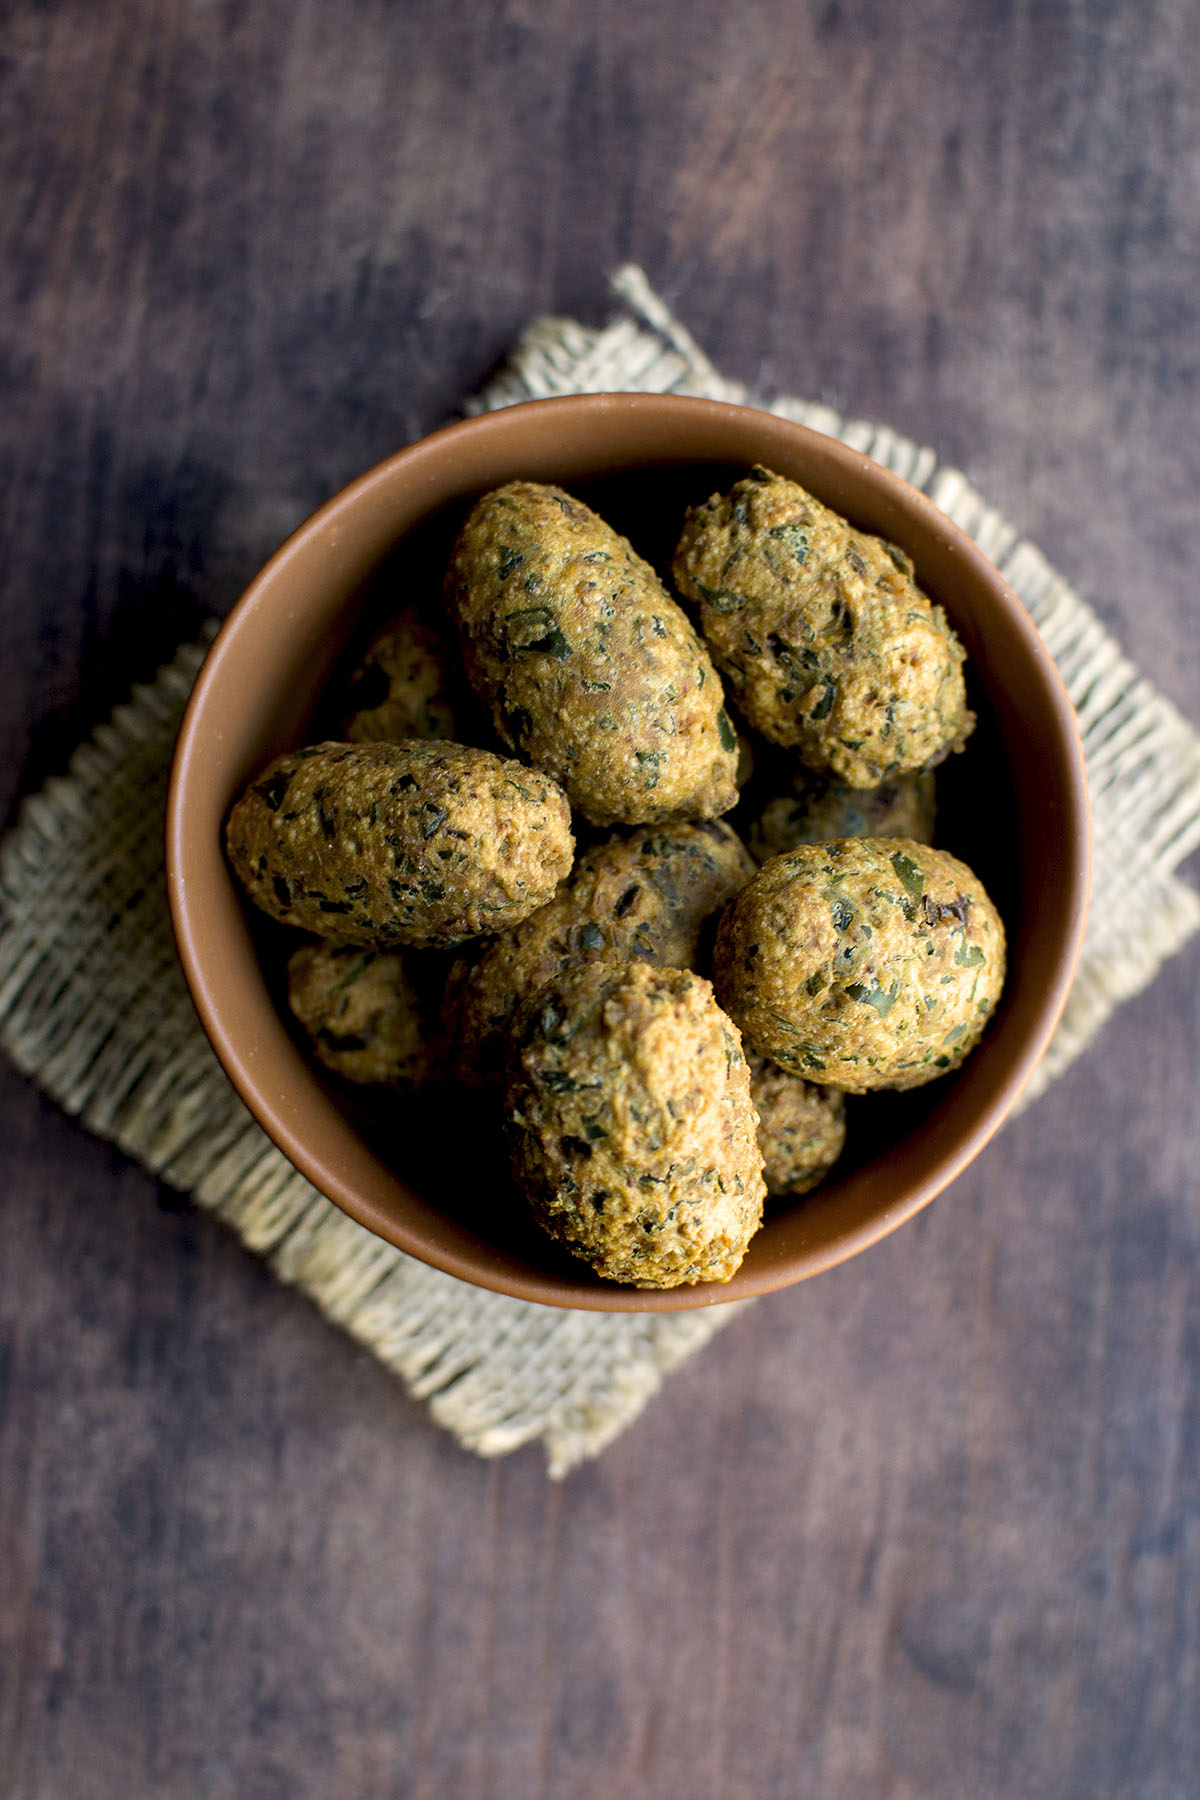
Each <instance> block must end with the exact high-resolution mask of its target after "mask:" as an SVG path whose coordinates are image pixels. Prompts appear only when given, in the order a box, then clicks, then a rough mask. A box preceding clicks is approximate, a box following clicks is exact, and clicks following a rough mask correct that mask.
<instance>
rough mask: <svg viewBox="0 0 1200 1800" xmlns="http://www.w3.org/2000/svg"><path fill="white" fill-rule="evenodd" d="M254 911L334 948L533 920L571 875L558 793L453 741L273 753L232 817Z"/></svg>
mask: <svg viewBox="0 0 1200 1800" xmlns="http://www.w3.org/2000/svg"><path fill="white" fill-rule="evenodd" d="M225 835H226V845H227V848H228V852H229V859H230V861H231V863H232V864H233V867H234V870H235V872H236V873H237V875H238V877H239V879H240V880H241V882H242V884H243V886H244V887H245V889H246V892H247V893H248V894H249V896H250V898H251V900H253V902H254V903H255V905H256V906H259V907H261V908H262V910H263V911H264V912H266V913H269V914H270V916H271V917H272V918H273V919H278V920H279V922H280V923H281V924H284V925H298V926H299V927H300V928H301V929H302V930H304V931H311V932H313V933H314V934H315V935H316V936H318V937H323V938H327V939H328V940H329V941H330V942H331V943H339V944H366V945H371V946H374V947H376V948H385V947H387V946H388V945H394V944H411V945H416V946H418V947H427V946H430V945H436V944H456V943H462V942H463V941H464V940H465V939H467V938H469V937H473V936H475V935H476V934H478V933H480V932H485V931H501V930H503V929H504V927H505V926H507V925H513V924H516V923H517V921H518V920H520V919H523V918H525V917H527V916H528V914H529V913H531V912H536V910H537V908H538V907H539V906H544V905H545V904H546V901H547V900H549V899H550V898H551V896H552V895H553V893H554V890H555V887H556V886H557V885H558V883H559V882H560V881H561V880H562V878H563V876H564V875H565V874H566V873H567V871H568V869H569V868H570V867H571V861H572V857H573V853H574V839H573V838H572V836H571V813H570V808H569V806H568V805H567V798H566V795H565V794H564V793H563V791H562V789H561V788H559V787H557V786H556V785H555V783H554V782H552V781H549V780H547V778H546V777H545V776H544V775H542V774H539V773H538V771H537V770H535V769H527V768H525V767H524V765H523V764H521V763H516V762H510V761H508V760H506V759H505V758H503V757H499V756H493V755H492V753H491V752H490V751H488V750H471V749H467V748H465V747H464V746H462V745H460V744H443V743H421V742H418V741H417V740H416V739H409V740H408V741H407V742H405V743H402V744H313V745H310V746H309V747H308V748H307V749H304V750H295V751H292V752H291V753H290V754H289V755H287V756H281V757H279V758H277V760H276V761H275V762H273V763H272V764H271V765H270V767H269V768H267V769H265V770H264V771H263V773H262V774H261V775H260V776H259V777H258V779H257V780H256V781H254V782H252V783H251V784H250V786H249V787H248V788H247V790H246V792H245V793H244V794H243V795H242V798H241V799H240V800H239V801H238V802H237V804H236V806H235V807H234V808H233V811H232V812H231V814H230V816H229V823H228V826H227V827H226V834H225Z"/></svg>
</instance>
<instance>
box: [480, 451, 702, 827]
mask: <svg viewBox="0 0 1200 1800" xmlns="http://www.w3.org/2000/svg"><path fill="white" fill-rule="evenodd" d="M445 591H446V604H447V607H448V608H449V610H450V612H451V613H452V614H454V615H455V617H456V618H457V620H458V624H459V634H460V640H461V643H462V648H463V658H464V661H465V664H466V669H467V675H468V678H469V679H470V681H471V684H472V686H473V687H474V688H475V690H476V692H477V693H478V694H479V695H480V696H481V697H482V698H483V700H484V701H485V703H486V704H487V705H488V706H489V707H490V708H491V712H492V718H493V722H494V724H495V728H496V731H497V733H498V735H499V736H500V738H501V741H502V742H504V743H505V744H508V745H509V746H510V747H512V748H513V749H515V750H519V751H520V752H521V753H522V754H523V755H525V756H527V757H528V758H529V760H530V761H531V762H532V763H533V764H534V765H535V766H536V767H538V768H540V769H544V770H545V771H546V773H547V774H549V775H551V776H552V777H553V778H554V779H555V780H556V781H559V782H561V784H562V786H563V788H564V789H565V790H566V792H567V794H568V796H569V797H570V800H571V804H572V805H573V806H574V807H576V808H577V809H578V811H579V812H581V813H582V814H583V815H584V817H585V818H587V819H590V820H591V821H592V823H593V824H596V825H614V824H631V825H637V824H647V823H656V822H661V821H664V820H669V819H708V818H715V817H716V816H717V815H718V814H720V813H723V812H726V811H727V810H728V809H729V807H731V806H732V805H733V804H734V802H735V800H736V799H737V790H736V788H735V786H734V772H735V769H736V765H737V740H736V737H735V734H734V730H733V726H732V724H731V722H730V720H729V717H728V714H727V713H726V712H725V710H724V696H723V692H722V688H721V683H720V680H719V678H718V676H717V674H716V672H715V670H714V668H713V665H712V662H711V660H710V658H709V655H708V652H707V650H706V649H705V648H704V646H703V645H702V644H701V643H700V641H699V639H698V638H697V637H696V634H695V632H694V631H693V630H692V627H691V625H690V624H689V623H688V621H687V618H686V617H685V615H684V613H683V612H682V610H681V609H680V607H679V606H678V605H677V604H676V602H675V601H674V600H672V599H671V598H670V597H669V595H668V594H667V592H666V590H665V589H664V588H663V586H662V584H661V582H660V581H659V579H658V577H657V575H656V574H655V572H654V570H653V569H652V568H651V567H650V565H649V564H648V563H645V562H643V561H642V559H641V557H639V556H638V555H636V554H635V552H634V550H633V549H632V547H631V545H630V544H629V543H628V541H627V540H626V539H625V538H623V537H620V536H618V534H617V533H616V532H615V531H613V530H612V528H611V527H610V526H608V525H606V524H605V523H604V521H603V519H600V518H598V517H597V515H596V514H595V513H593V512H592V511H591V510H590V509H589V508H588V507H586V506H584V505H583V504H582V503H581V502H580V501H578V500H575V499H572V497H571V496H570V495H569V494H565V493H563V492H562V490H561V489H560V488H555V487H546V486H543V485H541V484H539V483H537V482H529V481H515V482H512V483H510V484H509V485H508V486H507V487H503V488H498V489H496V490H495V491H494V492H492V493H490V494H486V495H485V496H484V498H483V499H482V500H480V502H479V503H478V505H477V506H476V507H475V508H474V510H473V511H472V513H471V515H470V517H469V518H468V520H467V522H466V524H465V525H464V526H463V528H462V531H461V532H460V533H459V537H458V541H457V543H456V544H455V546H454V553H453V555H452V557H451V560H450V567H449V569H448V570H447V574H446V588H445Z"/></svg>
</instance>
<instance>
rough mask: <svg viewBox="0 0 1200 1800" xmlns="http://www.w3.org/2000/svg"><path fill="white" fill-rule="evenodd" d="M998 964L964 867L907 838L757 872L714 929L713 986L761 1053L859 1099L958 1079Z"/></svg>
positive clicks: (986, 905) (998, 953)
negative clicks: (952, 1075) (953, 1074)
mask: <svg viewBox="0 0 1200 1800" xmlns="http://www.w3.org/2000/svg"><path fill="white" fill-rule="evenodd" d="M1004 965H1005V946H1004V927H1003V925H1002V924H1001V922H1000V918H999V915H998V914H997V912H996V909H995V907H994V906H993V905H992V903H991V901H990V900H989V898H988V896H987V894H986V893H985V891H984V889H983V885H982V883H981V882H980V881H979V880H978V878H977V877H976V876H975V875H974V874H973V873H972V871H971V870H970V869H968V868H967V866H966V864H965V863H961V862H959V861H958V859H957V858H956V857H953V856H950V855H948V854H947V853H946V851H944V850H933V849H931V848H930V847H929V846H928V845H926V844H918V843H914V842H913V841H912V840H911V839H909V838H886V839H882V838H881V839H874V838H840V839H837V840H835V841H834V842H833V843H828V844H813V845H804V846H802V847H801V848H800V849H798V850H793V851H791V852H790V853H789V854H788V855H786V856H776V857H773V858H772V860H771V861H770V862H768V863H765V864H764V865H763V867H762V868H761V869H760V870H759V872H758V874H757V875H756V876H755V878H754V880H753V881H752V882H751V883H750V884H749V886H748V887H746V888H744V889H743V890H742V893H741V894H740V895H739V896H738V898H737V899H736V900H735V901H734V902H733V904H732V906H730V907H728V908H727V909H726V911H725V913H724V915H723V917H722V919H721V925H720V929H719V931H718V933H717V945H716V950H715V953H714V964H713V979H714V982H715V984H716V990H717V994H718V996H719V998H720V1000H721V1004H722V1005H723V1006H724V1007H725V1008H726V1009H727V1010H728V1012H729V1013H730V1016H731V1017H732V1018H733V1019H735V1020H736V1022H737V1023H738V1025H739V1026H740V1027H741V1029H742V1031H743V1033H744V1035H745V1038H746V1042H747V1045H748V1046H749V1047H750V1048H752V1049H754V1050H756V1051H757V1052H758V1053H759V1055H761V1056H766V1057H770V1058H771V1059H772V1061H774V1062H777V1063H779V1064H780V1065H781V1066H782V1067H783V1068H785V1069H791V1070H793V1071H794V1072H795V1073H796V1074H799V1075H803V1076H804V1077H805V1078H806V1079H807V1080H809V1081H815V1082H819V1083H820V1084H822V1085H823V1086H828V1087H837V1088H843V1089H845V1090H846V1091H847V1092H849V1093H864V1092H866V1091H867V1090H868V1089H871V1088H880V1087H895V1088H910V1087H919V1086H921V1085H922V1084H923V1083H925V1082H927V1081H933V1080H935V1079H936V1078H937V1077H938V1076H939V1075H942V1074H945V1073H946V1072H947V1071H948V1070H950V1069H954V1068H957V1067H958V1065H959V1064H960V1063H961V1062H962V1060H963V1058H964V1057H965V1056H966V1055H967V1054H968V1053H969V1052H970V1051H971V1050H972V1049H973V1048H974V1046H975V1045H976V1043H977V1042H978V1041H979V1038H980V1035H981V1034H982V1032H983V1029H984V1027H985V1025H986V1024H987V1021H988V1019H989V1017H990V1016H991V1013H992V1010H993V1008H994V1007H995V1005H996V1002H997V1001H998V999H999V997H1000V991H1001V988H1002V986H1003V983H1004Z"/></svg>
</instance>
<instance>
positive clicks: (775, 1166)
mask: <svg viewBox="0 0 1200 1800" xmlns="http://www.w3.org/2000/svg"><path fill="white" fill-rule="evenodd" d="M746 1060H747V1062H748V1063H749V1064H750V1098H751V1099H752V1100H753V1102H754V1110H755V1111H756V1112H757V1114H758V1147H759V1149H760V1150H761V1151H762V1158H763V1176H764V1179H765V1180H766V1184H767V1193H768V1194H770V1195H772V1196H775V1195H784V1194H793V1195H794V1194H808V1193H811V1191H812V1189H813V1188H815V1187H816V1185H817V1183H818V1182H820V1181H823V1180H824V1179H825V1176H826V1175H827V1174H828V1173H829V1171H830V1169H831V1168H832V1167H833V1165H834V1163H835V1162H836V1161H837V1159H838V1157H839V1156H840V1155H841V1154H842V1147H843V1145H844V1144H845V1142H846V1103H845V1100H844V1099H843V1097H842V1095H841V1094H840V1093H839V1091H838V1090H837V1089H836V1088H822V1087H817V1086H816V1085H815V1084H814V1083H813V1082H811V1081H804V1080H802V1078H801V1077H800V1076H799V1075H790V1074H789V1073H788V1071H787V1070H786V1069H781V1068H780V1067H779V1065H778V1063H773V1062H767V1061H766V1059H765V1058H764V1057H761V1056H756V1055H755V1054H754V1053H753V1051H751V1052H750V1054H749V1055H748V1056H747V1058H746Z"/></svg>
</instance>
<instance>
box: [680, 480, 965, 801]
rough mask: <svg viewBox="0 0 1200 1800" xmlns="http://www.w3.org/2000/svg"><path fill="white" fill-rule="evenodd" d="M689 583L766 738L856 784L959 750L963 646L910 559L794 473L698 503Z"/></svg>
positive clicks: (689, 537) (683, 569)
mask: <svg viewBox="0 0 1200 1800" xmlns="http://www.w3.org/2000/svg"><path fill="white" fill-rule="evenodd" d="M674 575H675V580H676V583H677V584H678V587H679V590H680V592H681V593H682V594H684V595H685V596H686V597H687V598H688V599H690V600H694V601H696V602H697V603H698V604H699V607H700V619H701V629H702V630H703V633H704V637H705V640H706V642H707V643H708V646H709V649H710V650H711V651H712V654H713V659H714V661H715V662H716V663H717V665H718V667H719V668H720V669H721V671H722V673H723V674H724V675H725V677H726V679H727V680H728V682H729V684H730V687H731V689H732V690H733V692H734V694H735V696H736V699H737V702H738V705H739V706H740V707H741V709H742V711H743V712H744V713H745V715H746V717H747V719H748V720H749V721H750V723H751V724H752V725H753V726H755V727H756V728H757V729H758V730H759V731H761V732H762V733H763V735H764V737H767V738H770V739H771V740H772V742H774V743H777V744H795V745H796V746H797V747H798V749H799V751H800V755H801V757H802V759H803V761H804V762H805V763H807V764H808V765H809V766H810V767H811V768H813V769H815V770H817V771H818V772H819V773H821V774H829V775H833V776H835V777H836V778H837V780H839V781H843V782H845V783H847V785H848V786H850V787H856V788H867V787H874V786H876V785H877V784H878V783H879V782H882V781H886V780H888V779H889V778H890V777H891V776H893V775H896V774H901V773H904V772H906V771H912V770H917V769H926V768H932V767H933V765H934V764H935V763H938V762H940V761H941V760H942V758H943V757H945V756H947V755H948V754H949V752H950V751H952V750H958V749H961V748H962V745H963V744H964V742H965V741H966V738H967V736H968V734H969V733H970V731H971V729H972V727H973V725H974V723H975V721H974V716H973V715H972V714H971V713H970V712H969V711H968V710H967V704H966V690H965V687H964V684H963V673H962V665H963V660H964V651H963V648H962V645H961V644H960V643H959V641H958V639H957V637H956V636H955V634H954V632H953V631H952V629H951V627H950V625H949V623H948V621H947V619H946V615H945V614H944V612H943V611H942V609H941V607H939V606H934V605H933V604H932V603H931V602H930V601H929V600H928V599H927V597H926V596H925V595H924V594H923V593H922V592H921V590H920V588H919V587H917V585H916V583H915V582H914V580H913V567H912V563H911V562H910V561H909V559H908V557H907V556H906V555H905V554H904V552H903V551H902V550H899V549H897V548H896V546H895V545H894V544H887V543H885V542H884V541H883V540H882V538H877V537H871V536H869V535H868V534H867V533H865V532H861V531H856V530H855V529H854V528H853V526H851V525H849V524H848V523H847V521H846V520H845V519H843V518H841V517H839V515H838V514H837V513H834V512H831V511H830V510H829V508H828V507H826V506H823V505H822V504H821V502H820V501H819V500H816V499H814V497H813V496H812V495H811V494H809V493H807V492H806V491H805V489H804V488H802V487H800V486H799V485H798V484H797V483H796V482H794V481H788V480H786V479H785V478H784V477H783V476H781V475H773V474H772V473H771V472H770V470H768V469H763V468H755V469H753V470H752V471H751V473H750V475H749V476H748V477H747V478H746V479H745V480H743V481H739V482H737V483H736V484H735V485H734V487H733V488H732V489H731V490H730V492H729V493H728V494H714V495H713V497H712V498H711V499H710V500H709V501H707V502H706V503H705V505H703V506H698V507H695V508H693V509H692V510H691V511H690V512H689V514H688V518H687V523H686V525H685V527H684V531H683V536H682V537H681V539H680V541H679V547H678V549H677V551H676V553H675V561H674Z"/></svg>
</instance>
